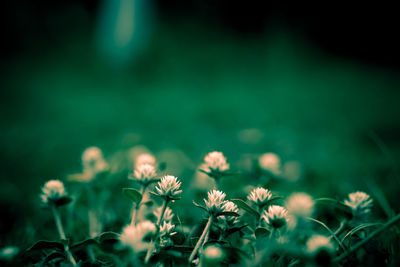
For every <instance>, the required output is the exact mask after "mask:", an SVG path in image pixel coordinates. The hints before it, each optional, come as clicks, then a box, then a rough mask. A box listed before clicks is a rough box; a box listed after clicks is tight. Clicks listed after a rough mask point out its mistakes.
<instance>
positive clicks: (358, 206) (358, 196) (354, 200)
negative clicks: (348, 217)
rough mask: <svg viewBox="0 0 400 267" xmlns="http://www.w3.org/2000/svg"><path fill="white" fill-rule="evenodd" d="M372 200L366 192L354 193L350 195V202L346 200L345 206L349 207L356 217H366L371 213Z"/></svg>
mask: <svg viewBox="0 0 400 267" xmlns="http://www.w3.org/2000/svg"><path fill="white" fill-rule="evenodd" d="M372 201H373V200H372V199H371V198H370V196H369V195H368V194H366V193H364V192H359V191H358V192H354V193H351V194H349V200H347V199H346V200H345V201H344V204H346V205H347V206H349V207H350V208H351V209H352V211H353V215H354V216H362V215H366V214H368V213H369V212H370V211H371V207H372Z"/></svg>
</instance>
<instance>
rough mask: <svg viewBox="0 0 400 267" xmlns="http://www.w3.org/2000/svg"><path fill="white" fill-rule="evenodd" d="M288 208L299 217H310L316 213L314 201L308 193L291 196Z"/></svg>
mask: <svg viewBox="0 0 400 267" xmlns="http://www.w3.org/2000/svg"><path fill="white" fill-rule="evenodd" d="M286 208H287V209H288V211H289V213H290V214H292V215H294V216H297V217H309V216H311V214H312V212H313V211H314V200H313V199H312V197H311V196H310V195H309V194H306V193H293V194H291V195H290V196H289V198H288V200H287V203H286Z"/></svg>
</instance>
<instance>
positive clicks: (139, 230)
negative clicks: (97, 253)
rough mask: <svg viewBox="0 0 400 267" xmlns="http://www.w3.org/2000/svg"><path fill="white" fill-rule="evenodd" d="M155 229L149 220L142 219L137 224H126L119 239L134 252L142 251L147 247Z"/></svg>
mask: <svg viewBox="0 0 400 267" xmlns="http://www.w3.org/2000/svg"><path fill="white" fill-rule="evenodd" d="M155 231H156V226H155V225H154V223H152V222H150V221H143V222H140V223H138V224H137V225H128V226H126V227H125V228H124V229H123V230H122V233H121V236H120V241H121V243H122V244H123V245H125V246H128V247H130V248H131V249H132V250H133V251H134V252H140V251H144V250H147V249H148V248H149V245H150V240H151V236H152V235H153V234H154V233H155Z"/></svg>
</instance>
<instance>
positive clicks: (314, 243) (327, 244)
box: [306, 235, 334, 254]
mask: <svg viewBox="0 0 400 267" xmlns="http://www.w3.org/2000/svg"><path fill="white" fill-rule="evenodd" d="M306 246H307V252H308V253H310V254H314V253H317V252H318V251H320V250H322V249H324V250H326V251H328V252H329V253H331V252H333V250H334V246H333V244H332V243H331V239H330V238H329V237H326V236H323V235H313V236H311V237H310V239H308V241H307V244H306Z"/></svg>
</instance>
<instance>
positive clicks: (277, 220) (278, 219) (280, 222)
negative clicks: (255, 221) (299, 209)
mask: <svg viewBox="0 0 400 267" xmlns="http://www.w3.org/2000/svg"><path fill="white" fill-rule="evenodd" d="M262 217H263V219H264V220H265V222H266V223H267V225H268V226H270V227H272V228H275V229H279V228H281V227H283V226H285V225H286V224H287V219H288V216H287V210H286V209H285V208H284V207H281V206H277V205H272V206H270V207H269V208H268V212H267V211H264V214H263V216H262Z"/></svg>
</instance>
